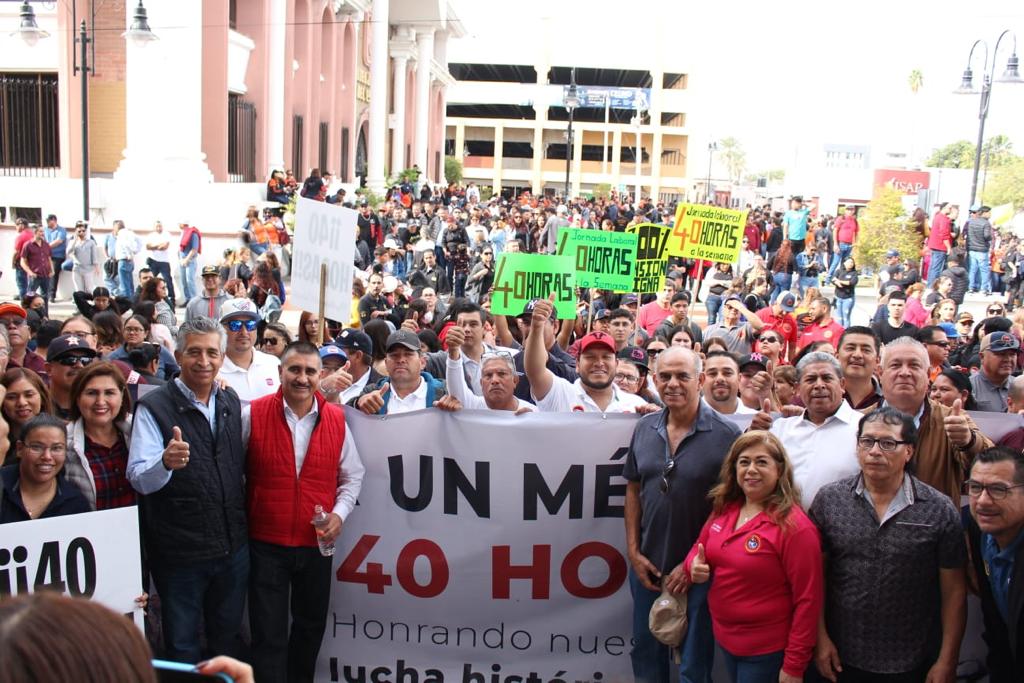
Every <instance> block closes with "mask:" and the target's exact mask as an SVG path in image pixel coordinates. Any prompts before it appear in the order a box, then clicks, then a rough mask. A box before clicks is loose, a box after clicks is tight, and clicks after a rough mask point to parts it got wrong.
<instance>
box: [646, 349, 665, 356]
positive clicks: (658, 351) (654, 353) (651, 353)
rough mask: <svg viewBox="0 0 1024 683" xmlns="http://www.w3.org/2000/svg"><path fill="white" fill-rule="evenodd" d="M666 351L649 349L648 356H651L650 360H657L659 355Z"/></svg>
mask: <svg viewBox="0 0 1024 683" xmlns="http://www.w3.org/2000/svg"><path fill="white" fill-rule="evenodd" d="M664 350H665V349H647V355H648V356H649V357H650V358H657V357H658V354H659V353H661V352H662V351H664Z"/></svg>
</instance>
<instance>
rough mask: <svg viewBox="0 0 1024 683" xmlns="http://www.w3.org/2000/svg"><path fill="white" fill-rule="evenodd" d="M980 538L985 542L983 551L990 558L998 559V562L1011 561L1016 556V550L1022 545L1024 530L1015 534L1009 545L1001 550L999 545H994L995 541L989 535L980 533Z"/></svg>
mask: <svg viewBox="0 0 1024 683" xmlns="http://www.w3.org/2000/svg"><path fill="white" fill-rule="evenodd" d="M982 538H983V539H984V540H985V549H986V551H987V552H988V553H990V554H991V555H992V557H998V558H999V559H1000V560H1010V559H1013V558H1014V556H1016V554H1017V549H1018V548H1020V546H1021V545H1022V544H1024V529H1022V530H1021V531H1019V532H1018V533H1017V537H1016V538H1014V539H1013V540H1012V541H1010V545H1008V546H1006V547H1005V548H1003V549H1002V550H1000V549H999V544H998V543H996V539H995V537H994V536H992V535H991V534H986V533H985V532H982Z"/></svg>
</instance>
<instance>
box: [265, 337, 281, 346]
mask: <svg viewBox="0 0 1024 683" xmlns="http://www.w3.org/2000/svg"><path fill="white" fill-rule="evenodd" d="M279 341H281V340H280V339H278V338H277V337H264V338H263V345H264V346H277V342H279Z"/></svg>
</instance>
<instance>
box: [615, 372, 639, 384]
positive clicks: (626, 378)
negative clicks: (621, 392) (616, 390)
mask: <svg viewBox="0 0 1024 683" xmlns="http://www.w3.org/2000/svg"><path fill="white" fill-rule="evenodd" d="M615 381H616V382H629V383H630V384H633V383H634V382H639V381H640V375H627V374H625V373H622V372H616V373H615Z"/></svg>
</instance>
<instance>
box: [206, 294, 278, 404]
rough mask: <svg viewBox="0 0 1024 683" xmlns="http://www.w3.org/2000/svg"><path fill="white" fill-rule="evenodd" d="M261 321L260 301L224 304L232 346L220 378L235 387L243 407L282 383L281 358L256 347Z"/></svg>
mask: <svg viewBox="0 0 1024 683" xmlns="http://www.w3.org/2000/svg"><path fill="white" fill-rule="evenodd" d="M259 322H260V315H259V312H258V311H257V310H256V304H254V303H253V302H252V301H251V300H250V299H228V300H227V301H225V302H224V303H223V305H221V308H220V324H221V325H222V326H223V327H224V331H225V332H227V335H228V345H227V352H226V353H225V356H224V364H223V365H222V366H221V369H220V375H219V378H220V379H222V380H224V382H226V383H227V385H228V386H229V387H231V388H232V389H234V390H235V392H236V393H237V394H238V398H239V399H241V401H242V407H243V408H244V407H245V406H247V405H249V403H250V402H251V401H254V400H256V399H258V398H260V397H261V396H266V395H268V394H272V393H274V392H275V391H277V387H278V385H279V384H280V383H281V381H280V374H279V373H278V366H279V365H280V364H281V361H280V360H278V359H277V358H276V357H275V356H271V355H270V354H269V353H263V352H262V351H257V350H256V348H255V347H254V345H255V343H256V327H257V326H258V325H259Z"/></svg>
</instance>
